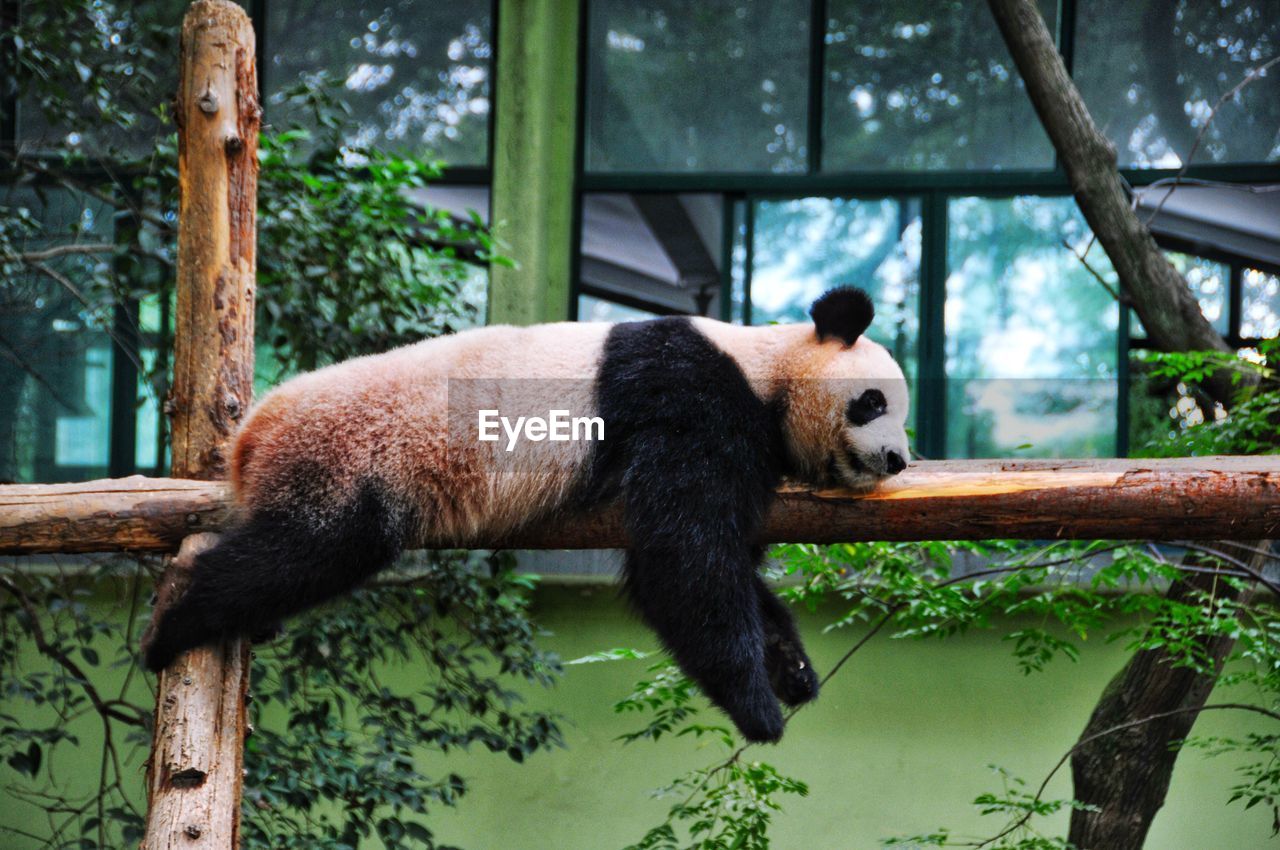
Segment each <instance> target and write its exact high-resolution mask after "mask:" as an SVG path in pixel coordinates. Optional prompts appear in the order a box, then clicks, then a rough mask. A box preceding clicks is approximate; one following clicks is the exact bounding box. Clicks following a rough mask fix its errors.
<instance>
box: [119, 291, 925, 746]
mask: <svg viewBox="0 0 1280 850" xmlns="http://www.w3.org/2000/svg"><path fill="white" fill-rule="evenodd" d="M810 315H811V317H812V319H813V323H812V324H808V323H804V324H786V325H772V326H764V327H743V326H737V325H730V324H725V323H722V322H717V321H713V320H710V319H704V318H688V317H669V318H660V319H653V320H650V321H639V322H627V323H621V324H606V323H557V324H546V325H537V326H533V327H508V326H489V327H484V328H477V329H474V330H468V331H465V332H462V333H458V334H456V335H453V336H447V337H439V338H435V339H431V340H426V341H424V342H420V343H417V344H415V345H409V346H407V347H404V348H399V349H396V350H394V351H390V352H387V353H384V354H378V355H372V356H368V357H360V358H357V359H354V360H349V361H346V362H343V363H339V364H337V365H334V366H329V367H327V368H323V369H320V370H318V371H315V372H312V373H310V374H305V375H302V376H299V377H297V378H294V379H292V380H290V381H288V382H286V383H284V384H283V385H281V386H280V387H278V388H277V389H275V390H273V391H271V392H270V393H268V394H267V395H266V396H265V397H264V398H263V399H262V400H261V402H260V403H258V404H257V405H256V406H255V407H254V409H253V410H252V411H251V412H250V414H249V416H248V417H247V418H246V421H245V423H244V425H243V427H242V428H241V430H240V431H239V434H238V436H237V438H236V440H235V443H234V447H233V451H232V455H231V463H230V467H231V476H232V482H233V485H234V491H235V496H236V503H237V512H238V519H236V520H235V521H234V522H233V523H232V524H231V525H230V526H229V527H228V529H227V530H226V531H225V533H224V534H223V535H222V536H221V538H220V540H219V542H218V543H217V544H216V545H215V546H213V547H212V548H210V549H208V550H206V551H205V552H203V553H202V554H200V555H198V556H197V558H196V560H195V563H194V569H193V574H192V578H191V583H190V585H189V587H188V589H187V590H186V592H185V594H184V595H183V596H182V597H181V598H179V599H178V600H177V601H176V602H175V603H174V604H173V605H171V606H170V607H169V608H168V609H167V610H165V611H163V612H160V616H159V617H158V619H157V620H156V624H155V626H154V627H153V629H152V630H151V632H150V633H149V634H148V636H147V637H146V638H144V650H145V660H146V663H147V666H148V667H149V668H150V669H152V670H157V671H158V670H161V669H163V668H165V667H167V666H168V665H169V664H170V663H171V662H172V661H173V660H174V658H175V657H176V656H177V655H178V654H179V653H181V652H183V651H185V650H187V649H190V648H192V647H195V646H198V645H200V644H203V643H206V642H210V641H212V640H214V639H218V638H223V637H229V636H236V635H255V634H258V633H260V632H263V631H269V630H270V629H272V628H273V627H274V626H276V625H277V624H278V623H279V621H280V620H281V619H282V618H284V617H287V616H289V615H292V614H295V613H297V612H299V611H301V610H303V609H305V608H308V607H311V606H313V605H316V604H318V603H320V602H323V601H325V600H327V599H330V598H332V597H334V596H336V595H338V594H341V593H343V592H345V591H348V590H350V589H351V588H353V587H355V586H356V585H358V584H360V583H361V582H362V581H364V580H365V579H367V578H369V577H370V576H371V575H373V574H374V573H376V572H378V571H379V570H381V569H383V568H384V567H386V566H388V565H389V564H391V563H392V562H393V561H394V560H395V559H396V557H397V556H398V555H399V554H400V553H401V552H402V551H403V550H404V549H406V548H413V547H431V546H438V545H451V546H457V545H465V544H466V543H467V542H468V541H472V540H475V541H480V540H493V539H496V538H500V537H501V536H502V535H504V534H507V533H509V532H511V531H513V530H515V529H517V528H519V527H520V526H523V525H526V524H528V523H533V522H539V521H545V520H546V519H547V518H549V517H552V516H553V515H556V514H557V513H566V512H572V511H582V510H589V509H591V508H592V507H593V506H599V505H602V504H604V503H606V502H609V501H619V502H620V503H621V505H622V509H623V515H624V520H625V526H626V531H627V534H628V538H629V541H630V546H629V547H628V549H627V551H626V556H625V566H624V572H623V586H624V588H625V592H626V593H627V595H628V596H629V598H630V600H631V602H632V603H633V605H634V607H635V608H636V609H637V610H638V613H639V614H640V615H641V617H642V618H643V619H644V620H645V621H646V622H647V623H648V624H649V625H650V626H651V627H652V628H653V629H654V630H655V631H656V632H657V634H658V636H659V638H660V639H661V641H662V643H663V644H664V645H665V646H666V648H667V649H668V650H669V651H670V652H671V654H672V656H673V657H674V658H675V660H676V662H677V663H678V664H679V665H680V667H681V668H682V669H683V670H684V672H685V673H686V674H688V675H689V676H690V677H691V678H692V679H693V680H694V681H695V682H696V683H697V684H698V685H699V686H700V687H701V689H702V690H703V692H704V693H705V694H706V695H707V697H709V698H710V699H711V701H712V702H714V703H715V704H716V705H717V706H719V707H720V708H721V709H723V710H724V711H725V712H726V713H727V714H728V716H729V718H730V719H731V720H732V721H733V723H734V724H735V725H736V726H737V728H738V730H739V731H740V732H741V733H742V735H743V736H744V737H745V738H746V739H748V740H750V741H776V740H778V739H779V738H780V737H781V735H782V729H783V716H782V712H781V708H780V706H779V701H781V702H782V703H785V704H787V705H798V704H800V703H803V702H806V701H808V700H811V699H813V698H814V697H815V696H816V695H817V690H818V679H817V675H816V673H815V672H814V670H813V666H812V664H811V663H810V662H809V659H808V657H807V656H806V655H805V651H804V647H803V646H802V645H801V642H800V638H799V635H798V634H797V632H796V628H795V625H794V623H793V621H792V618H791V616H790V613H789V611H788V610H787V608H786V607H785V606H784V605H783V604H782V603H781V601H780V600H778V599H777V598H776V597H775V596H774V594H773V593H772V592H771V591H770V590H769V588H768V587H767V586H766V585H765V583H764V581H763V580H762V579H761V578H760V576H759V573H758V567H759V565H760V561H761V558H762V550H761V548H760V547H759V546H758V545H757V543H756V537H757V534H758V532H759V531H760V529H761V526H762V522H763V518H764V514H765V510H766V509H767V508H768V506H769V503H770V500H771V499H772V498H773V493H774V490H775V487H776V485H777V484H778V483H779V481H780V479H781V478H782V477H783V476H786V477H789V478H792V479H795V480H797V481H800V482H807V483H809V484H813V485H825V486H830V485H836V484H843V485H846V486H852V487H857V488H867V487H869V486H871V485H873V484H874V483H875V482H876V481H877V480H879V479H881V478H884V477H886V476H889V475H893V474H896V473H898V472H900V471H902V469H903V468H904V467H905V466H906V463H907V458H908V448H907V437H906V432H905V428H904V423H905V421H906V418H907V406H908V398H909V397H908V392H907V387H906V383H905V381H904V379H903V374H902V371H901V369H900V368H899V367H898V365H897V364H896V363H895V362H894V360H893V358H892V357H891V356H890V355H889V353H888V352H887V351H886V350H885V349H884V348H883V347H882V346H880V345H878V344H876V343H874V342H872V341H871V340H870V339H868V338H867V337H866V336H864V332H865V331H866V329H867V327H868V326H869V324H870V323H871V320H872V317H873V308H872V304H871V300H870V299H869V298H868V297H867V295H866V294H865V293H864V292H862V291H861V290H858V289H853V288H837V289H833V290H831V291H829V292H827V293H826V294H825V295H823V296H822V297H821V298H819V299H818V300H817V301H816V302H815V303H814V304H813V305H812V308H811V310H810ZM539 388H542V390H541V392H542V394H544V395H545V394H546V393H551V394H553V395H554V403H555V406H556V407H559V408H563V409H567V410H571V411H573V413H574V414H575V416H576V415H579V414H588V413H589V414H591V415H593V416H595V417H597V418H598V419H599V420H601V421H602V422H603V439H598V440H587V439H580V440H577V441H570V442H563V443H561V444H559V445H556V446H555V447H554V451H552V450H549V449H550V448H551V446H550V443H542V444H539V445H538V446H537V447H536V448H538V449H540V450H538V451H521V452H508V451H507V449H508V445H505V444H504V442H503V441H480V440H479V439H478V438H477V437H478V435H477V433H476V431H477V430H478V429H479V426H478V425H477V427H476V428H474V429H472V432H471V433H465V431H464V430H460V429H458V428H455V427H454V425H453V422H454V419H455V418H459V417H460V418H461V419H460V421H462V420H465V419H466V417H469V416H475V415H476V409H477V407H479V406H483V405H492V406H493V407H494V408H499V409H500V408H502V407H504V406H507V407H510V406H512V405H515V406H520V405H521V404H525V403H527V402H528V401H529V398H526V397H525V396H537V395H539ZM463 390H465V392H464V391H463Z"/></svg>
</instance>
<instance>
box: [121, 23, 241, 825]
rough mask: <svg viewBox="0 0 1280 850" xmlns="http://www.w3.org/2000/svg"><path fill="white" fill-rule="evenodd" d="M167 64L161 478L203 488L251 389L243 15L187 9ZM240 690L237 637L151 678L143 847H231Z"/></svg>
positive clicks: (164, 591) (184, 523) (193, 516)
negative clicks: (173, 79) (168, 287)
mask: <svg viewBox="0 0 1280 850" xmlns="http://www.w3.org/2000/svg"><path fill="white" fill-rule="evenodd" d="M180 62H181V68H180V76H179V84H178V97H177V106H176V109H175V110H174V114H175V117H176V120H177V123H178V187H179V191H180V193H181V194H180V201H179V207H178V210H179V213H178V214H179V223H178V228H179V229H178V281H177V287H178V304H177V311H176V314H175V323H176V326H175V332H174V374H173V386H172V390H171V392H170V398H169V403H168V410H169V413H170V414H171V416H172V417H173V419H172V433H173V465H172V474H173V476H174V477H175V478H188V479H206V480H215V479H220V478H222V477H223V476H224V475H225V473H226V449H227V446H228V445H229V441H230V437H231V434H232V431H233V430H234V428H235V423H236V421H237V420H239V419H240V417H241V416H242V415H243V413H244V412H245V411H246V410H248V408H249V403H250V401H251V394H252V392H253V296H254V273H255V244H256V232H255V211H256V209H257V180H258V155H257V149H258V128H259V123H260V120H261V110H260V109H259V107H258V101H257V92H258V84H257V72H256V69H255V65H254V36H253V26H252V25H251V24H250V22H249V17H248V16H247V15H246V14H245V12H244V10H243V9H241V8H240V7H239V6H237V5H235V4H234V3H232V2H230V0H197V2H195V3H193V4H192V5H191V7H190V9H189V10H188V11H187V14H186V17H185V19H184V20H183V23H182V50H181V60H180ZM172 492H175V493H176V492H178V490H175V491H172ZM200 498H203V497H200ZM200 498H198V499H197V503H195V504H193V503H192V502H191V501H189V500H188V501H187V504H186V507H187V508H188V510H187V511H186V513H185V514H183V515H182V518H181V519H180V520H179V521H178V523H177V525H176V526H174V527H173V528H172V530H174V531H176V530H179V529H180V530H182V531H184V532H186V531H190V530H191V528H192V527H193V526H195V525H198V524H199V522H200V520H201V519H202V518H204V517H207V516H209V515H210V513H217V512H218V511H220V510H221V506H220V505H219V506H218V507H217V508H213V507H210V508H208V509H206V510H198V509H197V504H198V505H199V506H200V507H204V501H200ZM179 501H181V499H179ZM205 501H207V499H205ZM148 509H149V508H146V507H144V508H142V509H141V510H142V512H143V513H145V512H146V511H147V510H148ZM123 526H124V527H125V528H128V527H129V524H128V523H124V524H123ZM213 539H214V536H213V535H211V534H197V535H193V536H191V537H187V538H186V539H185V540H183V542H182V548H181V550H180V551H179V554H178V557H176V558H175V559H173V560H172V561H171V562H170V563H169V565H168V566H167V567H166V569H165V573H164V576H163V577H162V579H161V581H160V586H159V588H158V589H159V598H160V605H161V606H162V605H164V604H165V603H166V602H167V601H168V600H171V599H173V598H175V597H176V596H177V595H179V594H180V593H181V590H182V588H183V586H184V585H185V583H186V581H187V577H188V575H189V571H190V567H191V561H192V558H193V557H194V555H195V554H196V553H197V552H198V551H199V550H200V549H201V548H203V547H206V546H208V545H210V544H211V542H212V540H213ZM157 610H159V607H157ZM248 686H249V646H248V643H247V642H246V641H241V640H237V641H232V642H228V643H224V644H221V645H218V646H211V647H203V648H200V649H196V650H193V651H192V652H189V653H187V654H186V655H184V656H182V657H180V658H179V659H178V660H177V661H176V662H175V663H174V664H173V665H171V666H170V667H169V669H167V670H165V671H164V672H163V673H161V674H160V681H159V684H158V687H157V694H156V716H155V730H154V738H153V740H152V749H151V759H150V761H149V763H148V769H147V792H148V793H147V802H148V811H147V830H146V837H145V838H144V839H143V842H142V848H143V850H162V848H165V849H167V848H176V847H181V848H185V850H199V848H210V850H213V848H217V850H227V849H228V848H236V847H238V846H239V843H240V834H239V833H240V791H241V783H242V765H243V756H244V734H245V697H246V694H247V691H248Z"/></svg>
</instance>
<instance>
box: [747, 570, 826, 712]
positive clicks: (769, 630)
mask: <svg viewBox="0 0 1280 850" xmlns="http://www.w3.org/2000/svg"><path fill="white" fill-rule="evenodd" d="M756 595H757V597H758V598H759V600H760V618H761V621H762V622H763V624H764V666H765V669H767V670H768V671H769V684H770V685H772V686H773V692H774V693H775V694H777V695H778V699H780V700H782V701H783V702H784V703H785V704H787V705H789V706H796V705H803V704H804V703H806V702H809V701H810V700H812V699H814V698H815V697H817V696H818V674H817V671H815V670H814V669H813V662H812V661H810V660H809V656H808V655H806V654H805V651H804V643H803V642H802V641H801V640H800V633H799V632H797V631H796V623H795V619H794V618H793V617H792V616H791V612H790V611H789V610H788V609H787V606H786V605H785V604H783V602H782V600H781V599H779V598H778V597H777V595H775V594H774V592H773V591H772V590H770V589H769V585H768V584H766V583H765V581H764V579H763V578H761V577H760V576H759V575H757V576H756Z"/></svg>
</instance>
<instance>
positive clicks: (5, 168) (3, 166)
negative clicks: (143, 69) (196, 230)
mask: <svg viewBox="0 0 1280 850" xmlns="http://www.w3.org/2000/svg"><path fill="white" fill-rule="evenodd" d="M267 2H268V0H249V2H248V3H247V4H244V5H245V7H246V8H245V11H246V12H247V13H248V14H249V18H250V20H251V21H252V22H253V30H254V42H255V43H254V49H255V51H256V55H257V57H258V61H257V71H258V97H259V99H260V100H261V99H262V98H263V97H264V92H266V91H268V90H269V89H268V86H267V78H268V75H269V73H270V63H269V62H267V61H265V57H267V56H268V55H269V53H268V51H269V50H270V41H269V39H268V36H267V25H266V24H267ZM500 5H501V4H500V2H499V0H489V15H490V17H489V20H490V33H489V40H490V50H491V56H492V58H491V60H490V68H491V77H490V108H489V113H488V116H487V117H486V122H487V126H486V143H485V162H484V164H483V165H469V166H446V168H445V169H444V171H443V173H442V174H441V176H440V179H438V180H436V181H434V182H433V184H432V185H434V186H486V187H487V188H488V190H489V194H490V197H489V204H490V209H492V204H493V198H492V190H493V155H494V149H493V144H494V119H495V115H496V112H497V110H496V109H495V108H494V103H495V102H496V99H497V95H498V93H497V86H496V77H497V74H496V69H497V63H498V62H499V61H500V57H499V54H498V28H499V26H500V21H499V7H500ZM19 12H20V0H0V26H3V25H6V24H9V23H11V22H14V21H17V20H18V17H19ZM179 26H181V21H174V27H175V28H177V27H179ZM12 63H13V57H12V54H11V53H10V52H8V51H5V50H0V71H8V70H9V68H10V67H11V65H12ZM20 120H21V116H20V115H19V107H18V97H17V96H16V95H15V96H4V95H0V152H12V151H16V150H17V149H18V145H19V144H20V134H19V123H20ZM16 176H18V175H17V174H16V172H15V171H14V169H13V168H12V166H11V165H10V164H9V163H8V162H7V161H5V162H0V182H2V183H5V184H8V183H11V182H12V181H13V180H14V178H15V177H16ZM70 176H73V177H75V178H76V179H77V180H83V181H85V182H94V181H99V180H101V181H105V182H112V181H113V180H114V179H117V178H121V177H127V176H128V172H127V171H126V170H124V169H122V168H120V167H118V166H117V165H116V164H114V163H113V162H111V161H104V160H92V159H91V160H89V161H88V162H87V163H86V164H85V165H84V166H82V167H78V168H76V169H75V170H74V171H73V172H72V173H71V175H70ZM129 231H130V229H129V228H127V227H117V228H116V236H115V239H116V241H117V242H118V243H120V244H126V243H127V244H133V243H132V242H130V241H129V240H130V239H131V238H133V239H136V232H135V235H134V236H133V237H130V236H129V235H128V233H129ZM159 294H160V296H161V316H162V318H161V328H160V330H159V331H158V332H152V333H146V332H142V331H141V330H140V329H139V326H138V311H139V304H138V302H137V301H136V300H132V299H131V300H129V301H126V302H122V303H121V304H119V305H117V307H116V309H115V313H114V316H113V320H112V339H111V352H112V357H111V375H110V377H109V384H110V388H111V389H110V392H111V403H110V406H109V411H110V413H109V419H108V437H107V475H108V476H110V477H112V478H119V477H123V476H127V475H132V474H136V473H139V472H142V473H147V474H151V473H154V474H157V475H160V476H165V475H168V474H169V470H168V466H167V464H166V463H165V452H158V453H157V463H158V466H159V468H158V469H157V468H154V467H140V466H139V464H138V452H137V429H138V413H139V411H138V407H137V393H138V386H139V383H138V382H139V372H138V368H137V366H136V364H135V363H134V360H133V357H132V356H131V353H130V352H127V351H125V350H124V348H123V347H122V343H127V344H129V345H132V346H134V351H135V352H140V351H141V350H142V349H143V348H146V347H149V346H151V345H155V346H156V349H157V357H158V358H159V360H160V362H161V363H162V364H165V365H166V366H167V363H168V361H169V360H170V358H171V356H172V350H171V344H172V333H171V329H170V328H169V327H168V322H169V318H170V312H171V311H170V309H169V303H168V301H169V299H168V295H169V294H170V291H169V290H168V288H166V291H164V292H161V293H159ZM160 408H161V409H160V411H159V414H158V415H159V428H158V438H157V439H158V440H159V441H160V442H161V444H164V445H167V432H168V417H167V416H166V415H165V413H164V410H163V408H164V405H163V403H162V404H161V405H160Z"/></svg>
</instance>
